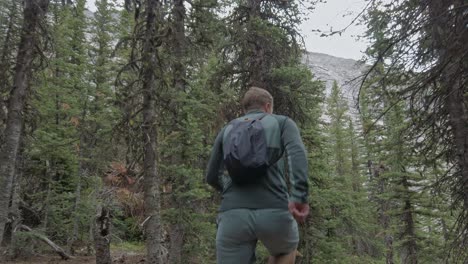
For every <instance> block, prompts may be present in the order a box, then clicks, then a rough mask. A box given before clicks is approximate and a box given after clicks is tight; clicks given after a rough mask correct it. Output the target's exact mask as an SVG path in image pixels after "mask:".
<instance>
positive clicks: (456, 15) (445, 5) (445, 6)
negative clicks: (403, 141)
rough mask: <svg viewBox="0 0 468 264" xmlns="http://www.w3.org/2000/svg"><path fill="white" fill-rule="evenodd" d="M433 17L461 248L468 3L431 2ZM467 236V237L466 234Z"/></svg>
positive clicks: (466, 171) (467, 193) (466, 177)
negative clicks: (453, 166) (458, 206)
mask: <svg viewBox="0 0 468 264" xmlns="http://www.w3.org/2000/svg"><path fill="white" fill-rule="evenodd" d="M428 7H429V14H430V17H431V18H432V21H433V22H432V37H433V38H434V50H435V51H436V52H437V55H438V67H439V68H440V70H441V85H442V89H443V91H444V94H443V96H444V98H445V102H444V103H445V109H446V111H447V113H448V121H449V124H450V128H451V129H450V132H451V134H452V140H453V148H454V153H455V157H454V160H453V162H454V163H455V164H456V165H457V167H458V172H457V173H455V175H454V176H455V177H456V190H455V191H454V192H455V193H454V196H455V199H456V200H458V201H460V202H461V205H462V208H463V210H462V212H461V215H460V216H459V218H458V219H459V221H458V223H457V224H458V230H457V231H458V234H460V236H458V238H457V239H456V240H457V241H456V243H458V244H459V246H460V248H466V246H467V245H468V236H467V235H466V234H467V232H468V106H467V105H468V99H467V97H466V95H467V93H468V89H467V85H466V76H467V75H468V72H467V66H466V60H467V55H466V43H467V42H468V32H467V30H466V1H464V0H452V1H436V0H431V1H428ZM463 234H464V235H463Z"/></svg>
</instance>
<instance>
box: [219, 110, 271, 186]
mask: <svg viewBox="0 0 468 264" xmlns="http://www.w3.org/2000/svg"><path fill="white" fill-rule="evenodd" d="M266 115H267V114H264V115H262V116H260V117H259V118H255V119H252V118H242V119H235V120H233V121H231V123H230V125H231V126H232V128H231V130H229V131H227V133H228V134H227V135H225V140H224V144H223V153H224V165H225V167H226V169H227V171H228V172H229V176H230V177H231V179H232V182H233V183H236V184H241V185H243V184H249V183H255V182H257V181H258V180H259V179H261V178H262V177H263V176H265V175H266V173H267V169H268V167H269V166H270V162H269V158H268V152H267V140H266V135H265V131H264V127H263V125H262V122H261V120H262V119H263V118H264V117H265V116H266Z"/></svg>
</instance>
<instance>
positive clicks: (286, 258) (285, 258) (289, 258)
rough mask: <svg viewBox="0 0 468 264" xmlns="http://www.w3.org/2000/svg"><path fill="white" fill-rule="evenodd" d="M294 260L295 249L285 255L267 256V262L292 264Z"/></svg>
mask: <svg viewBox="0 0 468 264" xmlns="http://www.w3.org/2000/svg"><path fill="white" fill-rule="evenodd" d="M295 260H296V250H294V251H293V252H291V253H289V254H286V255H281V256H276V257H272V256H270V257H269V258H268V264H294V261H295Z"/></svg>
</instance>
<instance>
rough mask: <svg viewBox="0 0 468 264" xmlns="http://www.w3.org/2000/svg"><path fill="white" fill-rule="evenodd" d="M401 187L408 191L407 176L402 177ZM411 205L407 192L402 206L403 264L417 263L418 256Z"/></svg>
mask: <svg viewBox="0 0 468 264" xmlns="http://www.w3.org/2000/svg"><path fill="white" fill-rule="evenodd" d="M403 188H404V189H405V192H406V193H409V192H410V189H409V182H408V179H407V177H404V178H403ZM413 210H414V209H413V205H412V203H411V199H410V196H409V194H407V197H406V198H405V201H404V208H403V216H402V218H403V219H402V220H403V223H404V226H405V230H404V231H403V239H404V242H403V248H404V253H403V254H401V255H402V262H401V263H403V264H417V263H418V256H417V244H416V232H415V226H414V224H415V223H414V222H415V221H414V214H413Z"/></svg>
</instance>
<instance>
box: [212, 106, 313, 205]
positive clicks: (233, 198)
mask: <svg viewBox="0 0 468 264" xmlns="http://www.w3.org/2000/svg"><path fill="white" fill-rule="evenodd" d="M262 115H264V113H263V112H262V111H260V110H258V111H251V112H249V113H247V114H246V115H245V116H243V117H240V118H259V117H260V116H262ZM261 122H262V125H263V127H264V130H265V133H266V140H267V148H268V150H269V155H270V157H271V158H272V160H276V159H278V156H279V155H282V154H283V153H284V155H282V156H281V158H280V159H279V160H278V161H277V162H276V163H275V164H274V165H271V166H270V167H269V168H268V171H267V175H266V177H262V178H261V180H260V181H259V182H258V183H255V184H251V185H236V184H233V183H232V182H231V179H230V177H229V175H227V174H225V170H224V164H223V157H224V155H223V141H224V140H225V134H227V133H225V131H227V130H229V129H230V125H227V126H225V127H224V128H223V129H222V130H221V131H220V132H219V133H218V136H217V137H216V140H215V142H214V145H213V149H212V151H211V157H210V160H209V162H208V168H207V173H206V181H207V182H208V184H210V185H211V186H213V187H214V188H215V189H216V190H218V191H220V192H221V193H222V201H221V206H220V211H227V210H230V209H236V208H250V209H265V208H285V209H287V208H288V201H293V202H298V203H306V202H307V197H308V189H309V188H308V176H307V172H308V169H307V152H306V150H305V147H304V144H303V142H302V139H301V136H300V133H299V129H298V128H297V126H296V123H294V121H292V120H291V119H290V118H288V117H286V116H281V115H274V114H269V115H266V116H265V117H264V118H262V119H261ZM275 156H277V157H275ZM285 159H287V162H285ZM286 165H287V173H288V176H289V180H290V192H288V186H287V184H286V181H285V179H286V177H285V166H286Z"/></svg>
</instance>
